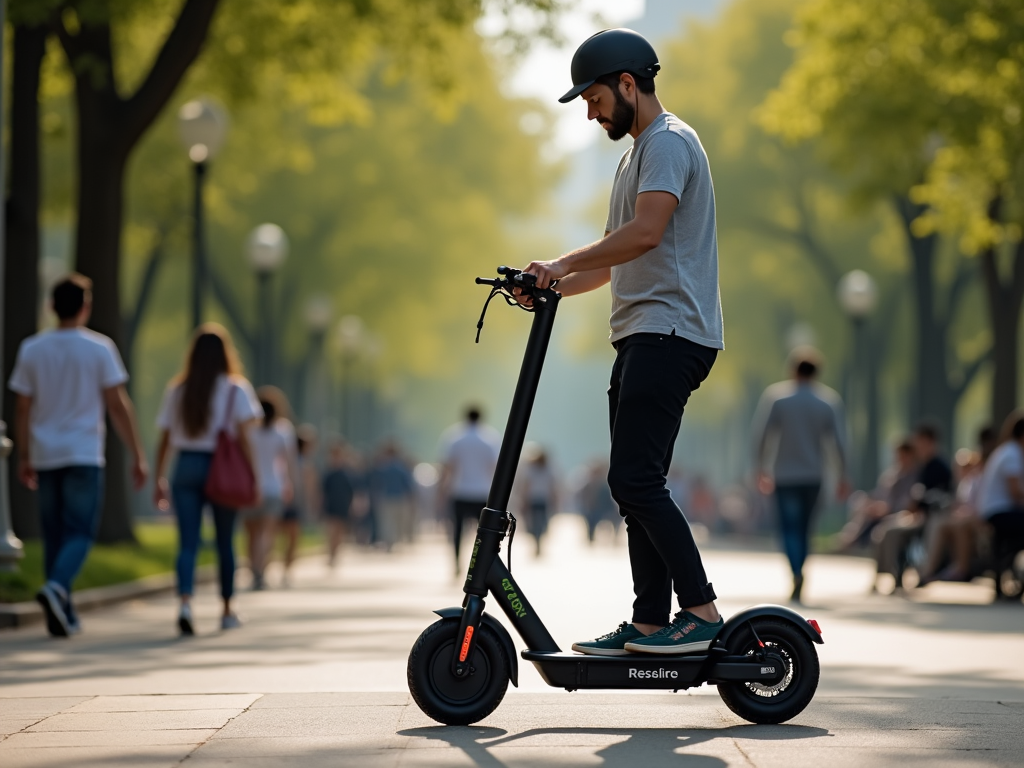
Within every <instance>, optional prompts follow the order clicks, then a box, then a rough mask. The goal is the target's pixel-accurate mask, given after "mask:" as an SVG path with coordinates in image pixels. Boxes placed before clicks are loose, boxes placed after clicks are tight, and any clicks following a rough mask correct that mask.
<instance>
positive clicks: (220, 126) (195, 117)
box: [178, 99, 228, 328]
mask: <svg viewBox="0 0 1024 768" xmlns="http://www.w3.org/2000/svg"><path fill="white" fill-rule="evenodd" d="M227 129H228V118H227V114H226V113H225V112H224V110H223V109H221V108H220V107H219V106H218V105H217V104H215V103H214V102H212V101H210V100H209V99H195V100H193V101H189V102H187V103H185V104H183V105H182V107H181V109H179V110H178V132H179V134H180V136H181V143H182V144H184V145H185V149H186V150H187V151H188V157H189V160H191V161H192V168H193V172H194V176H195V198H194V200H193V207H192V327H193V328H196V327H198V325H199V324H200V323H201V322H202V321H203V293H204V292H205V289H206V240H205V234H204V229H203V225H204V221H203V182H204V181H205V179H206V165H207V163H208V162H210V160H212V159H213V158H214V156H215V155H216V154H217V153H218V152H219V151H220V148H221V146H223V144H224V137H225V135H226V134H227Z"/></svg>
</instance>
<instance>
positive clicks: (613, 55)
mask: <svg viewBox="0 0 1024 768" xmlns="http://www.w3.org/2000/svg"><path fill="white" fill-rule="evenodd" d="M569 69H570V73H571V75H572V88H570V89H569V90H568V91H566V93H565V95H564V96H562V98H560V99H559V101H560V102H562V103H563V104H565V103H566V102H569V101H572V100H573V99H575V98H576V97H577V96H579V95H580V94H581V93H583V92H584V91H585V90H587V88H589V87H590V86H592V85H593V84H594V83H595V82H597V79H598V78H599V77H603V76H604V75H610V74H612V73H613V72H623V71H625V72H630V73H631V74H634V75H636V76H637V77H654V76H655V75H656V74H658V70H659V69H661V65H660V64H659V63H658V54H656V53H655V52H654V46H652V45H651V44H650V43H649V42H647V38H645V37H644V36H643V35H641V34H640V33H639V32H634V31H633V30H632V29H605V30H602V31H601V32H598V33H597V34H596V35H591V36H590V37H588V38H587V39H586V40H584V41H583V44H582V45H580V47H579V48H577V49H576V53H574V54H573V56H572V64H571V65H570V67H569Z"/></svg>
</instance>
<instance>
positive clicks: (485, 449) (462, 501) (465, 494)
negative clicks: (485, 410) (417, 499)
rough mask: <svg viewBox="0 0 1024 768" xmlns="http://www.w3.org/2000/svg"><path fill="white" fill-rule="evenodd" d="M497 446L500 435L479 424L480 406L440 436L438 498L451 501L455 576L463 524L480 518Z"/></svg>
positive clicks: (484, 504) (499, 443)
mask: <svg viewBox="0 0 1024 768" xmlns="http://www.w3.org/2000/svg"><path fill="white" fill-rule="evenodd" d="M500 446H501V437H500V436H499V435H498V433H497V432H496V431H495V430H493V429H491V428H490V427H488V426H487V425H485V424H481V423H480V409H479V408H476V407H474V406H471V407H470V408H468V409H467V410H466V420H465V421H464V422H463V423H462V424H456V425H454V426H452V427H449V428H448V429H447V430H446V431H445V433H444V435H442V437H441V452H442V455H443V456H444V468H443V469H442V470H441V481H440V484H439V487H440V496H439V498H441V499H447V500H448V501H449V502H450V503H451V510H452V524H453V537H454V543H455V574H456V575H458V574H459V549H460V546H461V543H462V528H463V524H464V523H465V521H466V520H477V519H479V517H480V510H482V509H483V508H484V507H485V506H486V505H487V494H488V493H489V492H490V489H491V478H492V477H493V476H494V467H495V466H496V465H497V463H498V449H499V448H500Z"/></svg>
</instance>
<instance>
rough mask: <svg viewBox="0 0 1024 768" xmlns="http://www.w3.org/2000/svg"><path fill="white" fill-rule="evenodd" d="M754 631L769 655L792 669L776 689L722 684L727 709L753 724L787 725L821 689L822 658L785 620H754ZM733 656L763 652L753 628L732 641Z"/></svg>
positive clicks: (719, 688) (722, 694)
mask: <svg viewBox="0 0 1024 768" xmlns="http://www.w3.org/2000/svg"><path fill="white" fill-rule="evenodd" d="M751 623H753V625H754V630H755V631H756V632H757V637H759V638H760V639H761V642H763V643H764V644H765V646H766V648H767V650H768V651H769V652H773V653H777V654H779V655H780V656H781V657H782V658H783V659H784V660H785V661H786V664H787V666H788V667H789V669H788V670H787V673H786V676H785V677H784V678H783V679H782V680H781V681H779V682H778V683H777V684H775V685H773V686H766V685H762V684H760V683H719V685H718V694H719V695H720V696H721V697H722V701H724V702H725V705H726V706H727V707H728V708H729V709H731V710H732V711H733V712H735V713H736V714H737V715H739V716H740V717H742V718H743V719H744V720H749V721H750V722H752V723H761V724H768V723H784V722H786V721H787V720H791V719H792V718H794V717H796V716H797V715H799V714H800V713H801V712H803V711H804V708H805V707H806V706H807V705H808V704H809V703H810V701H811V699H812V698H813V697H814V692H815V691H816V690H817V688H818V675H819V674H820V667H819V664H818V654H817V652H816V651H815V650H814V645H813V644H812V643H811V641H810V640H809V639H808V638H807V635H806V634H804V632H803V631H802V630H801V629H800V628H799V627H796V626H794V625H793V624H791V623H790V622H788V621H785V620H783V619H769V618H762V619H753V620H752V622H751ZM729 646H730V647H729V652H730V653H733V654H736V655H742V656H745V655H753V654H754V653H755V652H757V651H759V650H760V646H759V645H758V643H757V640H755V639H754V634H753V632H751V631H750V627H749V626H744V627H743V629H742V630H741V631H739V632H737V633H736V635H734V636H733V637H732V638H731V639H730V641H729Z"/></svg>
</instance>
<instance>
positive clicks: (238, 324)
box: [206, 261, 256, 352]
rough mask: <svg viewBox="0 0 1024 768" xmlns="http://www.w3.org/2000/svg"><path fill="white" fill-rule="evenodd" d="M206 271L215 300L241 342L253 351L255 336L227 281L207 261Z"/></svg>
mask: <svg viewBox="0 0 1024 768" xmlns="http://www.w3.org/2000/svg"><path fill="white" fill-rule="evenodd" d="M206 272H207V276H208V277H209V278H210V288H211V289H212V290H213V294H214V296H216V297H217V301H219V302H220V305H221V307H222V308H223V309H224V313H225V314H226V315H227V316H228V318H229V319H230V320H231V323H232V325H234V326H235V333H236V334H237V335H238V337H239V338H240V339H241V340H242V343H243V344H245V346H246V347H248V348H249V351H250V352H255V350H256V338H255V336H254V335H253V333H252V332H251V331H250V330H249V328H248V326H247V325H246V324H245V318H244V317H243V316H242V311H241V309H240V308H239V306H238V302H237V301H236V300H235V297H234V294H232V293H231V289H230V288H228V285H227V283H226V282H224V280H223V279H221V276H220V273H219V272H218V271H217V268H216V267H215V266H214V265H213V264H212V263H210V262H209V261H207V264H206Z"/></svg>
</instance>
